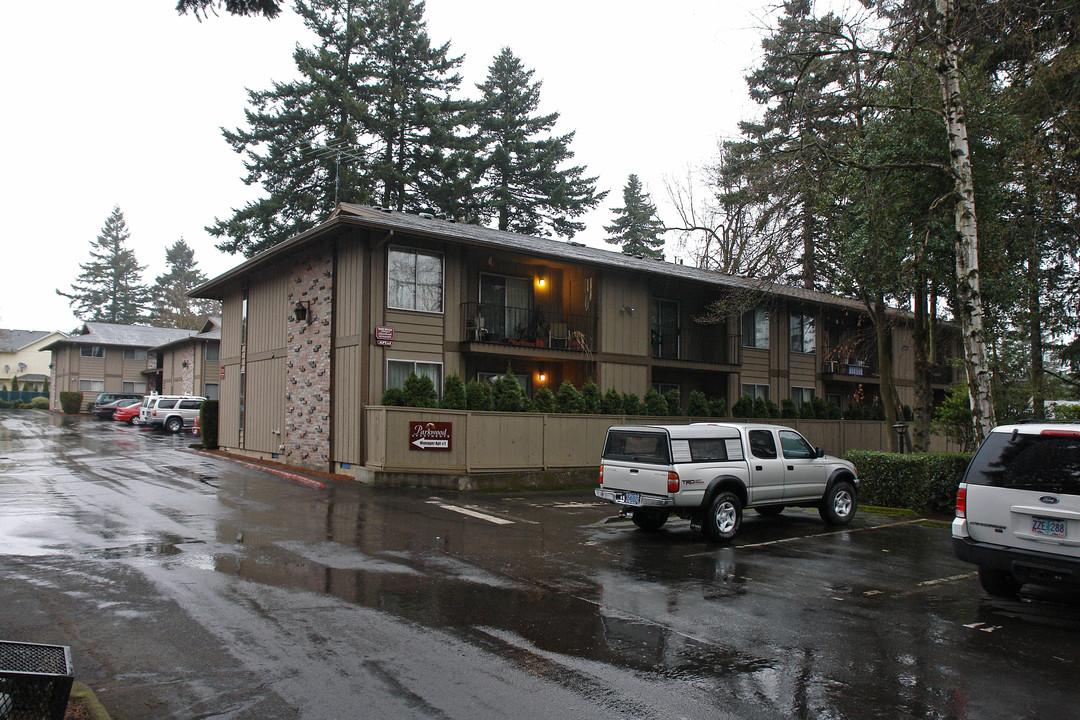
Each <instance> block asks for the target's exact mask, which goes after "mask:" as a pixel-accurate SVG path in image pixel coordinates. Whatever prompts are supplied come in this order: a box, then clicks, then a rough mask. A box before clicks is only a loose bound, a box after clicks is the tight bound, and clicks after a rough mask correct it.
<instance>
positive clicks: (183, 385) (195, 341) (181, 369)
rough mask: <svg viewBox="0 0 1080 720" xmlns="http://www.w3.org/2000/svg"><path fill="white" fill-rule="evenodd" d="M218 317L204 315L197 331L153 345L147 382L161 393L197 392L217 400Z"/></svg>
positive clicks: (218, 365) (218, 378) (150, 351)
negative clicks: (151, 363)
mask: <svg viewBox="0 0 1080 720" xmlns="http://www.w3.org/2000/svg"><path fill="white" fill-rule="evenodd" d="M220 345H221V318H219V317H209V318H207V319H206V320H205V321H204V322H203V324H202V326H201V327H200V328H199V331H198V332H195V333H192V332H190V331H189V332H188V335H187V337H182V338H178V339H176V340H172V341H171V342H167V343H164V344H162V345H158V346H157V347H152V348H150V349H149V350H148V352H149V354H150V355H151V356H152V357H153V359H154V362H153V367H152V368H148V370H147V375H148V378H147V381H148V385H149V386H150V387H152V388H154V389H155V390H157V391H158V392H160V393H162V394H164V395H200V396H202V397H206V398H209V399H211V400H217V399H218V396H219V390H218V388H219V387H220V372H221V365H220V363H219V362H218V360H219V352H218V350H219V347H220Z"/></svg>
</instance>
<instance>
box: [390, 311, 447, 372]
mask: <svg viewBox="0 0 1080 720" xmlns="http://www.w3.org/2000/svg"><path fill="white" fill-rule="evenodd" d="M443 318H444V316H443V315H434V314H431V313H418V312H407V311H402V310H387V311H386V321H387V324H388V325H389V326H390V327H392V328H394V344H393V346H392V347H390V348H388V349H387V356H388V357H391V358H408V359H411V360H430V361H432V362H441V361H442V353H443V327H444V325H443Z"/></svg>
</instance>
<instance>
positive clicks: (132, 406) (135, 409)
mask: <svg viewBox="0 0 1080 720" xmlns="http://www.w3.org/2000/svg"><path fill="white" fill-rule="evenodd" d="M117 403H118V404H117V407H116V412H114V413H113V416H112V418H113V420H117V421H119V422H126V423H127V424H128V425H138V424H139V423H138V420H139V410H140V409H142V400H118V401H117Z"/></svg>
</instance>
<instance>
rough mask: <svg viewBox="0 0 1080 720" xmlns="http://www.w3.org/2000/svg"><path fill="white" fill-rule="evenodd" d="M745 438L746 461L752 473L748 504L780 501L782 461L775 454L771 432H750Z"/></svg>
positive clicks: (782, 474)
mask: <svg viewBox="0 0 1080 720" xmlns="http://www.w3.org/2000/svg"><path fill="white" fill-rule="evenodd" d="M747 438H748V439H749V441H750V455H749V457H747V458H746V459H747V461H748V462H749V463H750V471H751V472H752V473H753V482H752V483H751V487H750V502H761V501H762V500H780V499H781V498H782V497H784V461H783V460H782V459H781V458H780V456H779V453H778V452H777V447H776V437H775V436H774V434H773V431H772V430H751V431H750V432H748V433H747Z"/></svg>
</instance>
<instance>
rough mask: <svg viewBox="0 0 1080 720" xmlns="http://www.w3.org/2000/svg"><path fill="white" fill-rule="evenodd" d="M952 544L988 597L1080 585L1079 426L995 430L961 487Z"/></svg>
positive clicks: (1036, 424)
mask: <svg viewBox="0 0 1080 720" xmlns="http://www.w3.org/2000/svg"><path fill="white" fill-rule="evenodd" d="M952 540H953V549H954V551H955V552H956V556H957V557H958V558H960V559H961V560H965V561H967V562H970V563H974V564H976V565H978V566H979V582H980V583H981V584H982V586H983V589H984V590H986V592H988V593H990V594H991V595H997V596H1001V597H1012V596H1015V595H1016V594H1017V593H1018V592H1019V591H1020V587H1021V586H1022V585H1023V584H1024V583H1027V582H1032V583H1039V584H1068V585H1080V422H1076V421H1073V422H1069V423H1049V422H1031V423H1021V424H1017V425H1003V426H1001V427H998V428H994V430H993V431H992V432H991V433H990V435H989V436H988V437H987V438H986V440H985V442H983V444H982V446H981V447H980V448H979V451H978V452H977V453H975V457H974V458H972V460H971V464H970V465H969V466H968V469H967V472H966V473H965V474H964V480H963V482H961V483H960V488H959V491H958V492H957V496H956V519H955V520H953V525H952Z"/></svg>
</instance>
